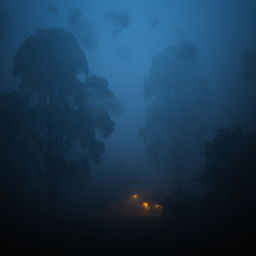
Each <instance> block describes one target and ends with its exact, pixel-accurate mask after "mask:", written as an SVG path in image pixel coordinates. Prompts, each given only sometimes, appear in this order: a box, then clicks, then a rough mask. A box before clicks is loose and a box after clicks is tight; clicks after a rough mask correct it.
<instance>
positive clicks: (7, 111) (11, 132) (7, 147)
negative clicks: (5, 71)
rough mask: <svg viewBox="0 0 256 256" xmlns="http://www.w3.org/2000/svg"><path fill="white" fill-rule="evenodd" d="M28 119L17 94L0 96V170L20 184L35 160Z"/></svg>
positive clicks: (27, 114)
mask: <svg viewBox="0 0 256 256" xmlns="http://www.w3.org/2000/svg"><path fill="white" fill-rule="evenodd" d="M28 118H29V113H28V111H27V108H26V104H25V102H24V99H23V98H22V97H21V95H20V94H19V93H17V92H11V93H1V94H0V170H1V172H2V174H4V175H5V174H8V175H11V176H16V177H18V179H19V180H20V181H22V182H25V181H26V176H27V170H28V169H29V167H30V166H31V162H32V161H33V160H35V155H34V150H33V142H32V140H31V138H32V136H31V134H30V130H29V129H28V126H27V122H28Z"/></svg>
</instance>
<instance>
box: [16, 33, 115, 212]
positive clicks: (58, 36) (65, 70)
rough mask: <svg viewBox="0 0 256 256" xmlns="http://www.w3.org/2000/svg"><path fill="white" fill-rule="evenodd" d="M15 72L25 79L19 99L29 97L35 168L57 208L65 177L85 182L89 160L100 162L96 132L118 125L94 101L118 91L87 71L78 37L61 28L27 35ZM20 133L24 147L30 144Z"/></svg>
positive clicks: (100, 145) (100, 147)
mask: <svg viewBox="0 0 256 256" xmlns="http://www.w3.org/2000/svg"><path fill="white" fill-rule="evenodd" d="M14 76H15V77H19V80H20V84H19V89H20V95H21V96H19V98H22V99H23V100H25V105H26V113H28V118H26V119H24V120H25V127H26V128H27V130H28V131H29V138H30V140H31V141H32V143H33V150H34V151H35V152H36V167H37V169H39V170H40V172H41V174H42V175H43V177H44V178H45V180H46V182H47V185H48V195H49V206H50V207H51V208H55V207H56V203H57V196H58V188H59V185H60V182H61V181H62V180H63V179H64V178H67V179H68V180H76V181H78V182H81V181H82V180H83V179H84V178H85V177H87V175H88V173H89V165H90V161H94V162H96V163H99V160H100V155H101V154H102V153H103V151H104V143H103V142H101V141H99V139H98V138H99V137H98V136H96V134H97V131H100V134H101V135H102V136H110V135H111V133H112V131H113V124H114V123H113V121H112V120H111V118H110V115H109V112H108V109H107V108H98V109H97V110H95V109H93V108H92V104H91V102H96V103H97V102H100V101H101V100H104V99H105V98H111V97H113V95H112V93H111V92H110V91H109V89H108V83H107V81H106V80H104V79H103V78H101V77H98V76H94V75H90V74H89V73H88V64H87V60H86V57H85V55H84V52H83V51H82V50H81V48H80V47H79V45H78V43H77V41H76V39H75V37H74V36H73V35H72V34H71V33H68V32H65V31H64V30H61V29H50V30H43V29H39V30H37V31H36V33H35V34H34V35H32V36H30V37H28V38H27V39H26V40H25V42H24V43H23V44H22V45H21V46H20V48H19V49H18V52H17V54H16V56H15V63H14ZM16 107H18V106H16ZM15 111H17V110H15ZM21 123H22V122H21ZM12 135H13V136H15V137H17V136H18V135H19V132H15V130H14V131H13V133H12ZM21 137H22V139H23V140H24V141H23V142H22V143H21V144H20V146H23V145H26V139H25V137H24V136H23V134H21ZM17 153H19V152H17ZM31 159H32V156H31Z"/></svg>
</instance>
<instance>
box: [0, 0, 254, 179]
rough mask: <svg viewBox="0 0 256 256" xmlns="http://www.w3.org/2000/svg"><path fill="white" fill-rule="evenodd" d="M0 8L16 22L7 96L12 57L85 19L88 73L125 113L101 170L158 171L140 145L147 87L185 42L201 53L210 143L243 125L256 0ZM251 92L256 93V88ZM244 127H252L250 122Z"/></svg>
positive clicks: (60, 0)
mask: <svg viewBox="0 0 256 256" xmlns="http://www.w3.org/2000/svg"><path fill="white" fill-rule="evenodd" d="M49 7H56V8H50V10H49ZM0 9H3V10H6V11H7V12H9V13H10V15H11V17H12V24H11V26H10V33H9V35H8V36H7V37H6V38H5V39H2V40H0V54H1V60H0V63H1V71H0V75H1V89H9V88H10V86H9V84H10V83H11V84H12V88H14V86H15V84H16V81H15V80H13V79H12V78H11V76H12V73H11V72H12V70H11V69H12V63H13V62H12V61H13V57H14V55H15V52H16V51H17V49H18V47H19V45H20V44H21V43H22V42H23V41H24V40H25V38H27V37H28V36H29V35H31V34H32V33H34V32H35V30H36V29H37V28H40V27H43V28H53V27H58V28H64V29H67V30H69V31H72V28H71V26H70V24H69V17H70V14H71V12H72V11H74V10H79V11H80V13H81V16H80V22H81V24H82V25H81V26H82V27H83V24H87V26H90V31H91V32H92V35H93V38H94V40H93V43H92V44H91V47H87V46H86V44H83V42H82V41H81V46H82V48H83V49H84V51H85V54H86V56H87V59H88V63H89V68H90V72H91V73H95V74H98V75H101V76H103V77H105V78H106V79H107V80H108V81H109V84H110V88H111V90H112V91H113V92H114V94H115V95H116V97H117V99H118V101H119V102H121V105H122V107H121V111H119V112H120V113H117V114H113V118H114V120H115V121H116V124H115V132H114V133H113V135H112V136H111V138H110V139H109V140H107V141H106V145H107V146H106V152H105V154H104V156H103V158H102V163H103V164H104V163H105V164H107V163H108V162H111V161H116V162H118V161H121V162H122V161H124V162H125V163H127V164H129V165H131V166H132V167H134V168H136V169H137V170H140V169H141V171H142V172H150V173H151V172H154V170H150V171H149V169H150V167H145V166H149V163H148V159H147V156H146V155H145V153H144V145H143V142H142V141H141V140H140V139H139V138H138V132H139V130H140V129H141V128H142V127H143V126H144V123H145V109H146V105H145V100H144V80H145V79H146V78H147V76H148V75H149V72H150V66H151V63H152V59H153V57H154V56H155V55H156V54H159V53H161V52H163V50H164V49H165V48H166V47H168V46H175V45H177V44H179V43H180V42H182V41H189V42H192V43H193V44H194V45H195V46H196V47H197V49H198V59H199V62H200V68H201V71H200V74H201V76H202V77H204V78H205V79H206V81H207V83H208V87H209V91H210V98H211V103H212V109H211V112H210V114H209V126H210V129H209V136H210V135H212V134H213V133H214V132H215V130H216V129H217V128H219V127H222V126H225V125H230V124H231V125H233V124H236V122H237V120H240V119H241V120H243V115H244V114H243V113H241V112H240V111H239V110H238V109H239V108H238V105H239V104H240V103H241V105H243V104H244V98H243V93H242V90H241V88H240V87H239V86H240V84H241V81H240V80H241V78H240V76H239V72H240V65H241V61H240V56H241V54H243V52H244V51H246V50H247V49H251V48H254V49H255V46H256V45H255V42H256V40H255V39H256V26H255V13H256V3H255V1H254V0H245V1H242V0H214V1H213V0H129V1H128V0H84V1H82V0H73V1H68V0H51V1H48V0H45V1H35V0H8V1H1V4H0ZM110 12H116V13H123V14H125V15H127V17H129V22H128V23H127V24H126V25H123V26H122V24H121V25H120V24H117V23H118V21H116V20H112V21H111V20H110V21H109V20H108V21H107V20H106V15H107V14H108V13H110ZM152 24H153V25H152ZM78 29H79V28H78ZM82 29H83V28H82ZM115 29H119V30H118V35H117V36H113V33H114V32H113V31H115ZM73 32H74V31H73ZM77 36H78V38H79V35H78V34H77ZM80 39H81V38H80ZM85 40H86V39H85ZM94 43H95V44H94ZM60 47H61V45H60ZM239 79H240V80H239ZM7 84H8V85H7ZM247 89H248V88H247ZM247 89H246V90H247ZM248 90H252V91H254V92H255V87H254V88H253V89H252V88H250V89H248ZM253 111H254V110H253ZM243 124H244V125H245V126H246V128H251V127H250V125H251V124H250V123H246V121H245V122H243ZM141 166H143V168H140V167H141ZM94 175H96V174H94V173H92V176H94ZM154 179H156V177H154Z"/></svg>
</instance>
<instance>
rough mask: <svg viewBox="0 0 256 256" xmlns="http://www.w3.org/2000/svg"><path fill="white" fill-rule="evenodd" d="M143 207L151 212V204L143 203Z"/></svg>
mask: <svg viewBox="0 0 256 256" xmlns="http://www.w3.org/2000/svg"><path fill="white" fill-rule="evenodd" d="M142 207H143V208H144V209H145V210H149V209H150V206H149V203H147V202H143V203H142Z"/></svg>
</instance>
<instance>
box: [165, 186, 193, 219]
mask: <svg viewBox="0 0 256 256" xmlns="http://www.w3.org/2000/svg"><path fill="white" fill-rule="evenodd" d="M194 205H195V200H194V199H193V198H192V197H190V196H189V195H188V194H187V193H185V192H183V191H177V192H175V193H173V194H171V195H169V196H168V197H167V198H165V199H164V201H163V216H164V217H175V218H184V217H185V218H186V217H189V216H191V215H193V209H194Z"/></svg>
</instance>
